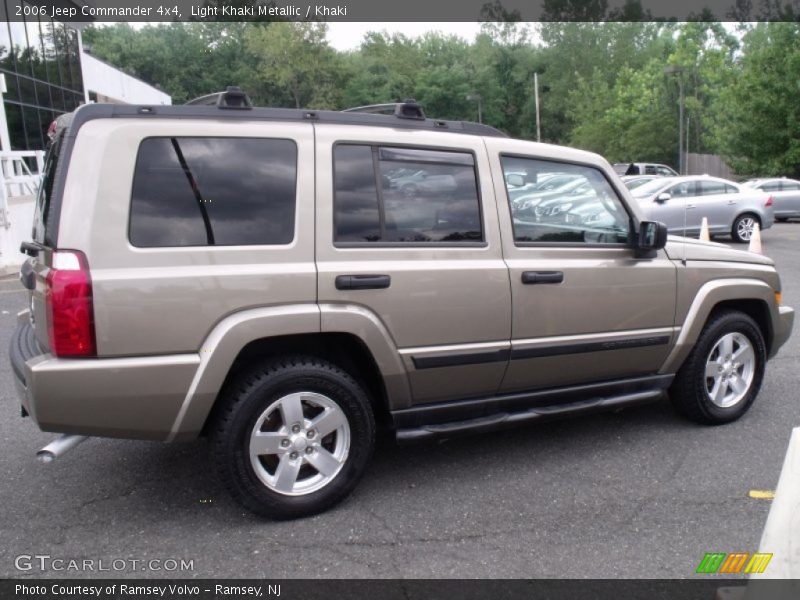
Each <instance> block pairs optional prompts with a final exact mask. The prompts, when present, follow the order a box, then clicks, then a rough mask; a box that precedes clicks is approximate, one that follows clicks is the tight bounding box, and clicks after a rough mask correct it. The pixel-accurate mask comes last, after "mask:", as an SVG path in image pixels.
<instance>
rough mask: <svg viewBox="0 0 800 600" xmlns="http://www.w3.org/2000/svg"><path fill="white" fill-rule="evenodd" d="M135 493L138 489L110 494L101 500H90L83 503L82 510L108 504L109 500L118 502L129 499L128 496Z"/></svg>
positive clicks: (133, 488)
mask: <svg viewBox="0 0 800 600" xmlns="http://www.w3.org/2000/svg"><path fill="white" fill-rule="evenodd" d="M135 491H136V488H135V487H132V488H129V489H127V490H124V491H123V492H120V493H116V494H109V495H108V496H102V497H100V498H91V499H90V500H87V501H86V502H81V504H80V508H86V507H87V506H91V505H92V504H99V503H100V502H107V501H109V500H118V499H120V498H127V497H128V496H130V495H131V494H133V492H135Z"/></svg>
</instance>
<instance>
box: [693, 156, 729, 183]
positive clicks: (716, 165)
mask: <svg viewBox="0 0 800 600" xmlns="http://www.w3.org/2000/svg"><path fill="white" fill-rule="evenodd" d="M686 174H687V175H711V176H713V177H722V178H723V179H734V180H735V179H736V174H735V173H734V172H733V171H732V170H731V168H730V167H729V166H728V165H726V164H725V161H724V160H722V158H721V157H720V156H717V155H716V154H697V153H695V152H689V153H688V154H687V155H686Z"/></svg>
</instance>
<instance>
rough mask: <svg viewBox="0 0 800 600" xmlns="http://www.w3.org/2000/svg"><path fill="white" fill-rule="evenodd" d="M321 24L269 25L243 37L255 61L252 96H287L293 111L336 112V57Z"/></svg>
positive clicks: (339, 66) (338, 94)
mask: <svg viewBox="0 0 800 600" xmlns="http://www.w3.org/2000/svg"><path fill="white" fill-rule="evenodd" d="M327 31H328V26H327V25H326V24H324V23H288V22H283V23H272V24H271V25H269V26H268V27H251V28H249V29H248V30H247V31H246V33H245V41H246V46H247V49H248V50H249V52H250V54H251V55H252V57H253V59H254V60H255V69H254V73H255V76H254V84H255V85H256V86H257V89H256V91H255V95H256V96H258V95H262V96H269V90H271V89H275V88H277V89H278V90H283V91H285V92H287V93H288V94H289V96H290V98H291V103H292V105H293V106H294V107H295V108H301V107H307V108H319V109H325V108H337V107H338V105H339V104H340V103H341V87H340V81H341V72H342V69H343V65H342V63H341V59H340V57H339V56H338V55H337V54H336V52H335V51H334V50H333V48H331V47H330V45H329V44H328V41H327V39H326V35H327Z"/></svg>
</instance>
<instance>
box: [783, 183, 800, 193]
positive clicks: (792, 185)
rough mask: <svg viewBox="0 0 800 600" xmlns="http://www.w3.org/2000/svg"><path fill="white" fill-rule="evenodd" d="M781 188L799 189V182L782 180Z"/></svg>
mask: <svg viewBox="0 0 800 600" xmlns="http://www.w3.org/2000/svg"><path fill="white" fill-rule="evenodd" d="M781 189H782V190H784V191H786V190H800V183H797V182H796V181H782V182H781Z"/></svg>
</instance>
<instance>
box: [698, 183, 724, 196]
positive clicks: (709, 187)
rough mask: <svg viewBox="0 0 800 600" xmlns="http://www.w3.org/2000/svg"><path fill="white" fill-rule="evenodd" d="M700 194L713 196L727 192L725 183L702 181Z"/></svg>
mask: <svg viewBox="0 0 800 600" xmlns="http://www.w3.org/2000/svg"><path fill="white" fill-rule="evenodd" d="M697 185H698V186H699V187H700V194H699V195H700V196H713V195H715V194H725V193H727V192H726V190H725V184H724V183H722V182H721V181H700V182H698V184H697Z"/></svg>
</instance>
